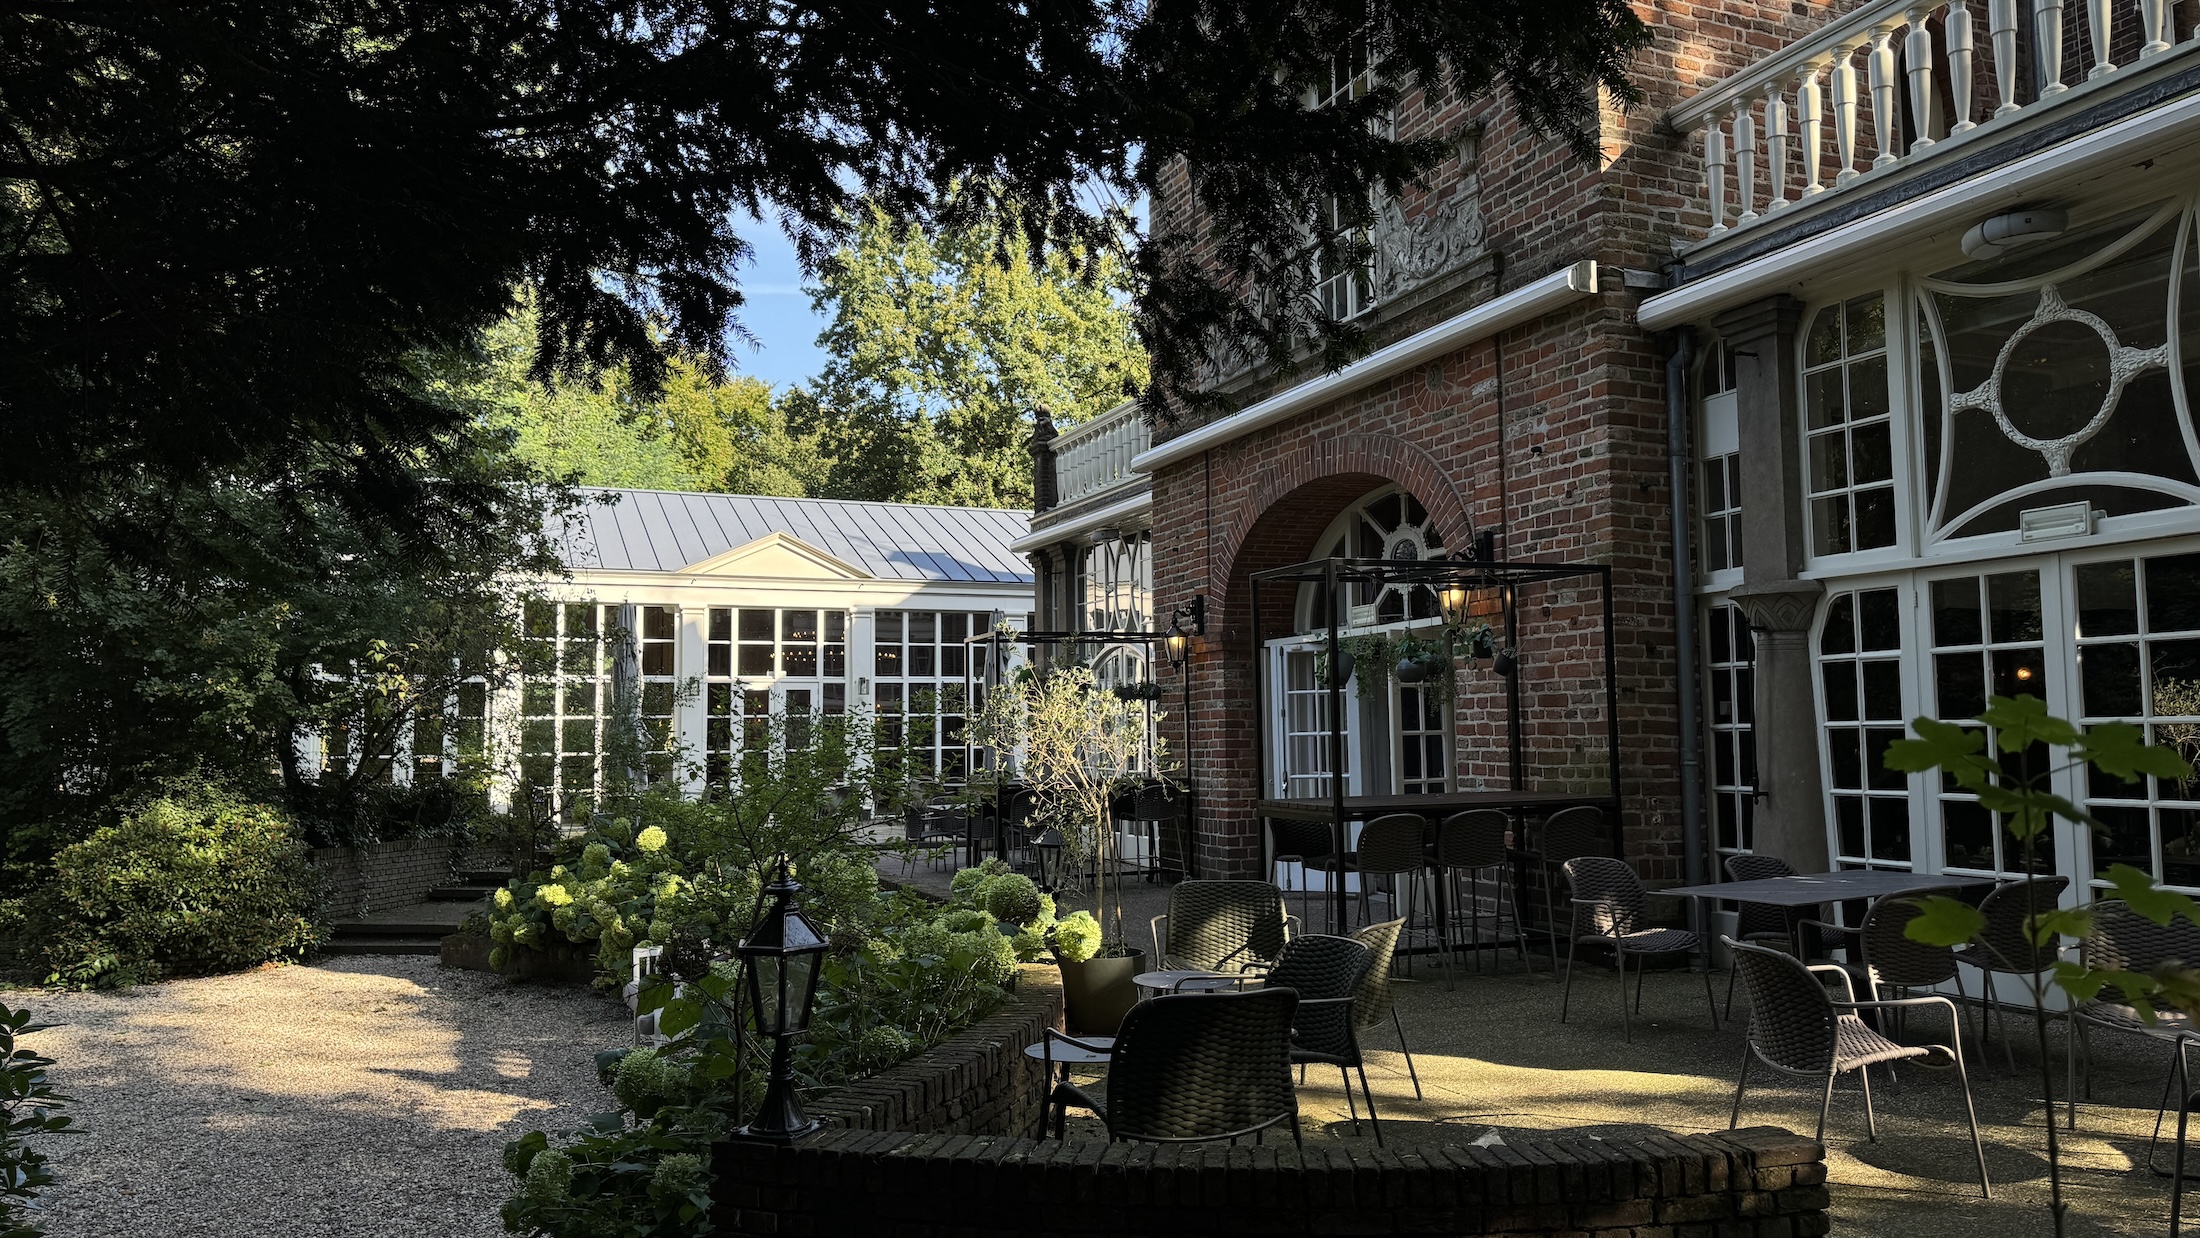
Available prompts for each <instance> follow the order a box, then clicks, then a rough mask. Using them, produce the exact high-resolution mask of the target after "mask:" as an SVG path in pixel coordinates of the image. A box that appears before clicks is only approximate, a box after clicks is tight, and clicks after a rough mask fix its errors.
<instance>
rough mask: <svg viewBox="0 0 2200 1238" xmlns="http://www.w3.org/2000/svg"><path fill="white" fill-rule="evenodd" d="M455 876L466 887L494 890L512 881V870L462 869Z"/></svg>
mask: <svg viewBox="0 0 2200 1238" xmlns="http://www.w3.org/2000/svg"><path fill="white" fill-rule="evenodd" d="M453 876H455V877H456V878H457V879H458V881H459V882H460V883H461V884H464V885H470V886H489V887H492V888H494V887H497V886H501V885H503V884H504V883H505V882H507V881H510V880H511V879H512V873H511V870H510V869H504V868H462V869H460V870H459V871H458V872H457V873H455V874H453Z"/></svg>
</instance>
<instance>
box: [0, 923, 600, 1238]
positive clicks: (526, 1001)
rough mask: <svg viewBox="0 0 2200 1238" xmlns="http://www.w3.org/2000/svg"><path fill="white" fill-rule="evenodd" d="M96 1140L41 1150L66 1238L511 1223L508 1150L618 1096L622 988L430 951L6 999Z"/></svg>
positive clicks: (341, 1233)
mask: <svg viewBox="0 0 2200 1238" xmlns="http://www.w3.org/2000/svg"><path fill="white" fill-rule="evenodd" d="M0 1000H5V1001H7V1002H8V1003H9V1004H10V1005H13V1006H15V1007H17V1008H21V1007H23V1006H26V1005H28V1006H29V1007H30V1008H31V1010H32V1012H33V1014H34V1016H35V1017H36V1018H37V1020H38V1021H40V1022H45V1023H53V1024H58V1025H61V1026H56V1027H54V1028H53V1029H52V1030H50V1031H46V1032H42V1033H39V1034H38V1035H36V1036H34V1037H32V1038H31V1039H30V1041H29V1043H30V1044H31V1046H33V1047H35V1048H37V1049H38V1050H39V1051H40V1052H43V1053H44V1054H46V1055H47V1056H48V1057H51V1058H54V1059H56V1061H57V1063H58V1064H57V1065H56V1067H55V1068H54V1071H53V1075H54V1078H55V1081H56V1083H58V1084H59V1085H60V1087H61V1089H62V1090H63V1091H64V1092H66V1093H67V1094H69V1095H71V1096H74V1097H75V1098H76V1099H77V1101H78V1103H77V1104H76V1105H75V1106H73V1109H72V1111H73V1112H74V1113H75V1114H76V1119H77V1125H78V1126H79V1127H80V1128H82V1129H83V1130H84V1131H85V1132H86V1133H85V1134H84V1135H80V1136H72V1137H68V1138H63V1139H54V1140H49V1141H47V1144H48V1150H49V1152H50V1154H51V1155H52V1157H53V1160H54V1165H55V1168H56V1170H57V1172H58V1173H59V1174H60V1176H61V1179H62V1180H61V1182H60V1183H59V1184H57V1185H56V1186H55V1187H54V1188H53V1189H52V1190H50V1191H49V1192H48V1193H47V1194H46V1196H45V1197H44V1202H45V1214H44V1215H45V1222H46V1224H47V1227H48V1233H49V1234H50V1235H51V1238H94V1236H99V1238H104V1236H106V1235H131V1236H133V1238H134V1236H135V1235H139V1234H146V1233H157V1234H164V1235H174V1236H176V1238H197V1236H199V1235H206V1236H207V1238H215V1236H221V1238H230V1236H237V1238H257V1236H260V1235H269V1236H272V1235H283V1236H284V1238H292V1236H299V1238H368V1236H370V1235H372V1236H375V1238H380V1236H382V1235H389V1236H391V1238H399V1236H402V1238H417V1236H422V1235H437V1236H438V1238H441V1236H444V1235H449V1236H451V1238H471V1236H473V1235H482V1236H484V1238H486V1236H488V1235H495V1234H501V1233H502V1232H503V1227H502V1225H501V1224H500V1223H499V1222H498V1220H497V1208H498V1206H499V1205H500V1204H502V1203H503V1201H504V1198H505V1195H506V1185H507V1183H508V1182H509V1181H510V1179H509V1178H508V1177H507V1176H506V1174H505V1173H504V1169H503V1165H502V1161H501V1155H502V1152H503V1147H504V1142H505V1141H506V1140H507V1139H511V1138H514V1137H516V1136H518V1135H520V1134H523V1133H525V1132H526V1131H528V1130H531V1129H536V1128H541V1129H547V1130H553V1131H555V1130H564V1129H570V1128H572V1127H576V1126H578V1125H580V1124H581V1122H582V1121H583V1120H584V1119H585V1118H586V1117H587V1116H588V1115H589V1114H591V1113H598V1112H602V1111H603V1110H606V1109H609V1108H611V1107H612V1104H611V1098H610V1094H609V1093H607V1092H606V1091H605V1090H604V1089H603V1088H602V1087H601V1086H599V1085H598V1084H597V1082H596V1076H595V1061H594V1054H595V1053H596V1051H597V1050H599V1049H602V1048H604V1047H607V1046H611V1045H619V1044H625V1043H627V1042H628V1040H629V1039H630V1037H631V1025H630V1024H629V1023H628V1022H627V1019H626V1012H625V1011H624V1010H623V1009H621V1008H620V1006H619V1005H618V1003H617V1002H616V1001H614V1000H613V999H611V998H609V997H605V996H601V995H598V994H596V993H592V992H590V991H588V990H586V989H583V988H578V987H555V988H553V987H539V986H514V985H511V984H508V983H507V982H505V981H504V980H502V979H499V978H497V977H495V976H490V975H484V974H481V973H478V972H467V971H455V970H447V969H445V968H443V967H440V966H439V965H438V964H437V963H436V961H435V960H434V959H432V958H428V957H423V956H395V955H375V956H362V957H354V958H329V959H323V960H321V961H319V962H317V963H314V964H312V965H310V966H295V967H267V968H262V969H260V970H257V971H251V972H246V973H243V974H241V975H234V976H218V977H213V978H210V979H203V980H179V981H173V982H170V983H167V984H161V985H153V986H148V987H145V988H140V989H135V990H129V991H125V992H121V993H38V992H20V991H19V992H11V993H4V994H0Z"/></svg>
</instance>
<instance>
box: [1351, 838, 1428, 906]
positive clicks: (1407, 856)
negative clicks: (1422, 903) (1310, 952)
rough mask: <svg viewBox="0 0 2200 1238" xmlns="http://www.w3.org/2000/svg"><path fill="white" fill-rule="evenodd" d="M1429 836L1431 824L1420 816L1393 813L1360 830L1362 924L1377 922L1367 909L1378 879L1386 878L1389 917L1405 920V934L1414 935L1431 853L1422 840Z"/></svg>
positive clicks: (1358, 850) (1358, 849)
mask: <svg viewBox="0 0 2200 1238" xmlns="http://www.w3.org/2000/svg"><path fill="white" fill-rule="evenodd" d="M1427 833H1428V822H1427V821H1426V820H1424V819H1423V818H1422V817H1421V816H1420V815H1419V814H1417V813H1410V812H1394V813H1390V814H1388V815H1386V816H1381V817H1377V818H1375V819H1374V820H1373V821H1370V822H1368V823H1367V825H1366V827H1365V828H1363V829H1362V830H1361V831H1360V842H1359V847H1358V848H1357V852H1358V855H1359V866H1360V923H1361V924H1363V925H1366V924H1373V923H1375V917H1374V916H1372V915H1370V914H1369V912H1368V908H1369V905H1370V902H1371V900H1372V899H1373V897H1374V894H1373V891H1372V889H1371V887H1372V886H1373V884H1374V883H1375V882H1376V881H1377V880H1384V879H1387V880H1388V882H1389V885H1390V889H1389V892H1388V899H1389V907H1390V914H1391V916H1392V917H1395V918H1402V919H1403V920H1404V921H1405V925H1406V927H1405V933H1406V934H1407V935H1408V936H1410V935H1411V934H1412V933H1413V931H1414V930H1413V913H1414V911H1415V910H1416V908H1415V907H1414V903H1415V902H1416V901H1417V893H1418V891H1419V889H1420V885H1421V873H1422V871H1423V870H1424V869H1426V868H1427V867H1428V853H1427V851H1426V848H1425V845H1424V844H1423V842H1422V837H1423V836H1424V835H1426V834H1427Z"/></svg>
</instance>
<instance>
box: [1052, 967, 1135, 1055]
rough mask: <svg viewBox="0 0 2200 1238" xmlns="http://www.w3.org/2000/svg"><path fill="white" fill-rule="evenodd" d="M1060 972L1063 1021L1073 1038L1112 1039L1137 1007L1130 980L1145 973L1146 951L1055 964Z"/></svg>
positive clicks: (1133, 986) (1133, 988)
mask: <svg viewBox="0 0 2200 1238" xmlns="http://www.w3.org/2000/svg"><path fill="white" fill-rule="evenodd" d="M1056 966H1058V967H1060V968H1061V969H1062V1022H1064V1023H1066V1024H1068V1025H1069V1032H1070V1035H1072V1036H1113V1035H1115V1033H1116V1030H1117V1029H1118V1028H1120V1027H1122V1026H1123V1016H1124V1015H1127V1014H1129V1013H1130V1011H1131V1007H1132V1006H1135V1005H1137V1004H1138V986H1137V985H1135V984H1132V983H1131V977H1133V976H1136V975H1137V974H1138V973H1140V972H1142V971H1145V970H1146V952H1145V951H1143V950H1133V951H1131V952H1130V953H1129V954H1125V955H1119V956H1116V957H1114V958H1095V959H1086V960H1085V961H1084V962H1082V963H1057V964H1056Z"/></svg>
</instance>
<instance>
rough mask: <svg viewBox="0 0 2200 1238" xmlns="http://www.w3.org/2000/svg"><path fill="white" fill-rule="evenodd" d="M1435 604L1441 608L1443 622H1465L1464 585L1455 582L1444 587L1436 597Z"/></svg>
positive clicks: (1465, 590) (1465, 599)
mask: <svg viewBox="0 0 2200 1238" xmlns="http://www.w3.org/2000/svg"><path fill="white" fill-rule="evenodd" d="M1436 602H1437V605H1439V606H1441V607H1442V608H1443V611H1444V622H1446V623H1465V622H1466V621H1467V587H1466V586H1465V585H1462V584H1460V583H1458V582H1457V581H1453V582H1452V583H1451V584H1448V585H1445V586H1444V587H1443V590H1442V591H1441V592H1439V593H1438V594H1437V595H1436Z"/></svg>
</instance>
